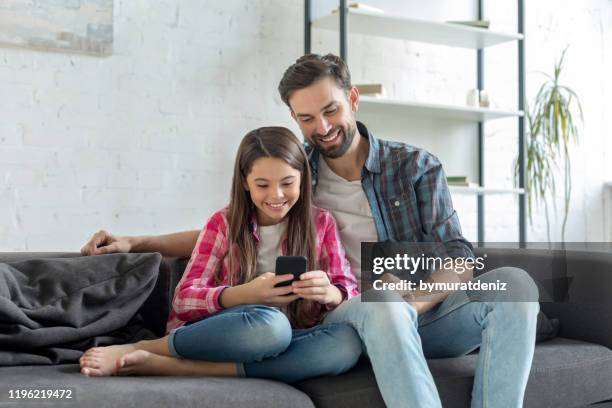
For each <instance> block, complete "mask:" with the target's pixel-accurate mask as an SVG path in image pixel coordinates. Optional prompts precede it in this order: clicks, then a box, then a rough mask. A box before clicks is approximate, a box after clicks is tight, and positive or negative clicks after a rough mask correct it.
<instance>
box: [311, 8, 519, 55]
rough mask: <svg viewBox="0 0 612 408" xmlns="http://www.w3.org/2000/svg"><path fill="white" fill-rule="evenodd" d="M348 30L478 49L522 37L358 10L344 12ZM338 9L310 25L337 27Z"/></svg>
mask: <svg viewBox="0 0 612 408" xmlns="http://www.w3.org/2000/svg"><path fill="white" fill-rule="evenodd" d="M347 17H348V29H349V32H350V33H356V34H366V35H372V36H378V37H388V38H396V39H402V40H410V41H418V42H425V43H430V44H438V45H447V46H450V47H460V48H470V49H481V48H485V47H491V46H493V45H497V44H501V43H504V42H510V41H516V40H520V39H522V38H523V35H521V34H508V33H501V32H496V31H491V30H489V29H485V28H477V27H470V26H464V25H460V24H453V23H444V22H437V21H426V20H417V19H413V18H406V17H397V16H389V15H386V14H384V13H376V12H369V11H362V10H350V9H349V12H348V16H347ZM339 19H340V17H339V13H332V14H330V15H327V16H324V17H321V18H319V19H317V20H315V21H313V23H312V26H313V27H315V28H322V29H326V30H336V31H337V30H338V26H339Z"/></svg>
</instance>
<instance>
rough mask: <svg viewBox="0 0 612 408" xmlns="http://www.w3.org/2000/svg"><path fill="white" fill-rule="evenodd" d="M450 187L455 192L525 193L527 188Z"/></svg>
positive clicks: (479, 193) (478, 193) (480, 193)
mask: <svg viewBox="0 0 612 408" xmlns="http://www.w3.org/2000/svg"><path fill="white" fill-rule="evenodd" d="M448 188H449V189H450V191H451V193H453V194H477V195H482V194H514V195H521V194H525V189H523V188H491V187H461V186H451V185H449V186H448Z"/></svg>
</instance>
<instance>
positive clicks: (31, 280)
mask: <svg viewBox="0 0 612 408" xmlns="http://www.w3.org/2000/svg"><path fill="white" fill-rule="evenodd" d="M160 261H161V256H160V255H159V254H113V255H101V256H96V257H80V258H53V259H47V258H41V259H30V260H22V261H9V262H6V263H0V350H1V351H0V365H17V364H57V363H62V362H75V361H76V359H78V357H80V354H81V353H80V351H81V350H84V349H86V348H88V347H91V346H93V345H101V344H112V343H120V342H125V341H133V340H134V339H135V338H143V337H152V336H153V334H152V333H150V332H148V331H147V332H143V331H142V330H141V329H140V328H138V327H137V325H129V324H128V323H130V322H131V321H132V319H133V317H134V315H135V314H136V312H137V311H138V309H139V308H140V307H141V306H142V304H143V303H144V302H145V300H146V299H147V298H148V296H149V294H150V293H151V291H152V290H153V287H154V286H155V282H156V279H157V273H158V271H159V265H160ZM132 323H133V321H132Z"/></svg>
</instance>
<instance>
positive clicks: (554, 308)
mask: <svg viewBox="0 0 612 408" xmlns="http://www.w3.org/2000/svg"><path fill="white" fill-rule="evenodd" d="M475 253H476V256H482V255H483V254H485V253H486V254H487V258H486V259H487V260H486V262H485V265H486V268H485V271H486V270H491V269H495V268H498V267H501V266H514V267H517V268H521V269H523V270H525V271H526V272H528V273H529V274H530V275H531V277H532V278H533V279H534V280H535V281H536V283H537V284H538V287H539V289H540V306H541V309H542V311H543V312H544V313H545V314H546V315H547V316H548V317H550V318H557V319H559V321H560V324H561V327H560V331H559V336H561V337H566V338H570V339H575V340H582V341H587V342H591V343H597V344H601V345H604V346H606V347H608V348H612V325H610V322H611V321H612V296H611V295H612V254H611V253H607V252H587V251H579V250H545V249H500V248H478V249H476V251H475Z"/></svg>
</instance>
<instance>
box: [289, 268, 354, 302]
mask: <svg viewBox="0 0 612 408" xmlns="http://www.w3.org/2000/svg"><path fill="white" fill-rule="evenodd" d="M291 287H292V288H293V293H295V294H296V295H298V296H299V297H300V298H302V299H309V300H314V301H315V302H318V303H321V304H323V305H330V306H337V305H339V304H340V303H341V302H342V292H340V289H338V288H337V287H336V286H334V285H332V284H331V282H330V281H329V277H328V276H327V273H325V272H323V271H310V272H305V273H303V274H301V275H300V280H296V281H294V282H293V284H292V285H291Z"/></svg>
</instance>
